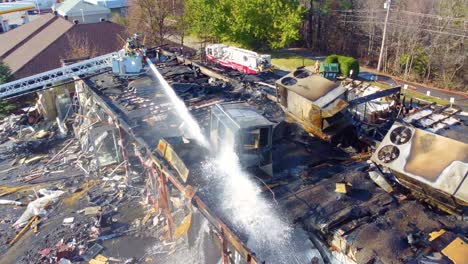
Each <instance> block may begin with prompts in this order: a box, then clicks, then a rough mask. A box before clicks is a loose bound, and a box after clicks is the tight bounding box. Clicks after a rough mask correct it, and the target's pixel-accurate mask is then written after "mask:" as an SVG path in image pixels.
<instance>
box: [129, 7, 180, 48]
mask: <svg viewBox="0 0 468 264" xmlns="http://www.w3.org/2000/svg"><path fill="white" fill-rule="evenodd" d="M176 2H178V1H175V0H131V3H130V8H129V16H128V17H129V19H128V30H129V32H131V33H135V32H141V33H143V34H144V35H145V38H146V40H147V41H149V42H150V44H158V45H162V44H164V40H165V39H167V38H168V37H169V36H171V35H173V34H174V33H175V29H176V26H177V20H176V17H174V14H176V12H175V10H176V8H177V5H176Z"/></svg>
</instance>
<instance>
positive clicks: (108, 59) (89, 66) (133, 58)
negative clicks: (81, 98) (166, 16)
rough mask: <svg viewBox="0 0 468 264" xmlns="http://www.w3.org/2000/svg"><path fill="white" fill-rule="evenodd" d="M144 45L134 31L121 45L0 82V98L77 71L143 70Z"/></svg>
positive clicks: (129, 73)
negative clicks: (75, 60)
mask: <svg viewBox="0 0 468 264" xmlns="http://www.w3.org/2000/svg"><path fill="white" fill-rule="evenodd" d="M144 57H145V48H144V47H143V46H142V45H141V44H140V42H139V35H138V33H137V34H135V36H134V37H133V38H128V39H127V43H126V45H125V47H124V48H123V49H121V50H120V51H118V52H112V53H108V54H106V55H102V56H99V57H95V58H92V59H88V60H84V61H80V62H77V63H73V64H70V65H66V66H63V67H61V68H58V69H54V70H50V71H47V72H43V73H39V74H35V75H32V76H29V77H26V78H23V79H19V80H16V81H12V82H9V83H5V84H1V85H0V99H6V98H9V97H12V96H18V95H22V94H26V93H28V92H31V91H34V90H36V89H38V88H41V87H44V86H46V85H50V84H53V83H56V82H60V81H64V80H70V79H73V78H74V77H77V76H81V75H88V74H93V73H98V72H100V71H103V70H106V69H112V72H113V73H115V74H118V75H120V76H134V75H139V74H141V73H143V72H144V69H143V61H144Z"/></svg>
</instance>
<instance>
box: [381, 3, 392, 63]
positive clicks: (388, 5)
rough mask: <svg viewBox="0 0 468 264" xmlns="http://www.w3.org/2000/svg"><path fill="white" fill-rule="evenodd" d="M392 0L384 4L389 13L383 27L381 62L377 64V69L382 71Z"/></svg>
mask: <svg viewBox="0 0 468 264" xmlns="http://www.w3.org/2000/svg"><path fill="white" fill-rule="evenodd" d="M391 2H392V0H386V1H385V4H384V8H386V9H387V15H386V16H385V24H384V28H383V36H382V46H380V56H379V63H378V64H377V71H380V70H381V69H382V57H383V51H384V47H385V39H386V37H387V22H388V15H389V14H390V4H391Z"/></svg>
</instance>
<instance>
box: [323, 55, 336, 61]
mask: <svg viewBox="0 0 468 264" xmlns="http://www.w3.org/2000/svg"><path fill="white" fill-rule="evenodd" d="M338 57H339V56H338V55H335V54H333V55H330V56H327V57H326V58H325V61H324V62H325V63H338Z"/></svg>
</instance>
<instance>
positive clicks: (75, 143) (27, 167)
mask: <svg viewBox="0 0 468 264" xmlns="http://www.w3.org/2000/svg"><path fill="white" fill-rule="evenodd" d="M157 67H158V69H159V70H160V72H161V73H162V74H163V76H164V77H165V78H166V80H168V81H169V83H170V84H171V86H172V87H173V88H174V90H175V91H176V93H177V94H178V96H179V97H180V98H181V99H183V101H184V102H185V104H186V105H187V107H188V109H189V110H190V113H191V114H192V115H193V116H194V118H195V119H196V120H197V121H198V123H199V124H200V126H201V128H202V130H203V132H204V134H205V135H206V137H207V138H210V139H211V141H214V142H215V141H217V140H219V139H220V138H221V139H222V137H224V136H226V135H230V134H232V135H233V139H234V140H239V146H240V147H239V153H238V154H239V156H240V157H241V161H243V164H246V165H245V169H246V170H247V171H249V173H250V174H251V175H253V178H254V179H253V180H254V181H256V182H257V183H258V185H259V186H260V187H261V188H262V191H263V195H264V196H265V198H266V199H268V200H270V201H272V202H273V203H274V204H276V205H277V206H278V207H279V208H281V210H282V212H284V214H285V215H287V216H288V217H289V218H290V219H291V220H292V222H293V223H294V225H296V226H298V227H301V228H302V229H304V230H305V231H306V232H307V233H308V234H309V238H310V240H311V241H313V242H314V243H313V244H314V247H316V248H317V249H319V251H320V252H321V253H322V258H321V260H320V263H322V262H323V263H328V262H333V261H335V260H337V259H341V260H345V259H346V261H348V262H350V263H463V262H460V261H462V260H463V256H466V252H467V249H466V242H467V240H466V239H467V238H466V234H467V232H468V225H467V224H466V219H465V217H466V206H467V203H468V196H467V189H466V188H467V187H466V186H468V179H466V178H467V177H466V174H467V163H468V160H467V159H468V158H467V156H466V153H468V151H467V140H466V134H467V133H466V124H465V122H466V120H464V116H463V115H461V113H460V111H459V110H457V109H456V108H452V107H441V106H437V105H433V104H426V103H424V102H413V101H409V100H405V99H404V94H401V91H400V89H399V87H395V88H393V89H389V90H386V91H382V90H380V89H378V88H376V87H372V86H370V85H369V84H368V83H365V82H361V81H357V80H350V79H346V80H339V81H335V80H328V79H326V78H323V77H320V76H318V75H317V74H316V73H315V69H313V68H303V69H298V70H297V71H294V72H292V73H290V74H288V75H285V76H283V77H277V78H273V77H272V75H271V74H266V75H264V76H262V75H260V76H245V75H241V74H235V73H232V72H227V71H223V70H221V69H214V68H212V67H211V68H206V67H204V66H203V65H200V64H198V63H192V62H191V61H189V60H188V59H186V58H177V57H164V56H163V59H161V60H159V61H157ZM47 100H50V101H52V102H53V105H55V106H56V109H57V110H55V111H56V112H55V113H51V111H50V109H48V108H47V107H44V106H46V105H47V103H46V102H47ZM236 107H238V108H236ZM215 108H216V109H219V110H220V111H219V113H218V114H215V113H214V110H213V109H215ZM247 108H249V109H251V112H249V113H251V115H250V114H246V113H247V112H246V111H245V109H247ZM246 116H248V117H249V118H252V117H253V116H259V117H260V116H261V117H262V118H263V119H262V120H266V121H265V122H264V121H262V122H264V123H262V124H264V126H262V127H260V126H259V125H260V123H261V122H260V119H257V121H253V122H252V121H249V122H248V124H247V125H248V127H242V125H241V124H246V122H244V123H242V122H241V121H238V120H240V119H239V118H240V117H246ZM216 117H218V118H219V122H218V121H216V122H214V120H216ZM223 118H228V119H229V118H230V119H231V121H234V123H236V122H237V123H236V124H237V125H239V126H238V127H237V128H236V130H232V131H230V130H229V129H228V127H227V126H226V127H225V128H223V129H225V131H223V130H222V129H221V127H220V124H221V123H223V122H224V121H223V120H222V119H223ZM395 120H397V122H395ZM231 121H230V122H231ZM247 125H246V126H247ZM0 129H1V131H0V132H1V134H0V137H1V138H0V140H1V142H2V144H1V145H0V151H1V153H0V155H1V163H0V170H2V171H0V185H1V186H0V199H1V200H0V201H1V203H2V204H1V205H0V206H2V212H4V213H3V214H2V216H1V217H0V232H1V235H0V240H1V247H0V250H1V253H2V254H3V256H2V258H4V259H5V260H7V262H8V261H10V262H19V263H45V262H46V263H70V262H73V263H75V262H80V261H81V262H82V263H87V262H90V263H91V262H92V263H132V262H135V263H143V262H145V263H171V261H175V260H176V256H177V257H180V255H181V254H182V255H186V256H185V257H186V258H188V257H195V256H193V251H203V250H207V251H209V252H210V253H209V254H195V255H196V257H197V258H201V259H199V261H201V262H203V263H211V262H210V260H215V261H218V260H220V259H222V260H223V261H224V263H245V262H239V261H240V260H242V261H247V263H255V261H259V262H260V261H261V260H257V259H256V255H255V252H252V250H251V249H250V248H249V247H248V246H246V245H247V242H248V241H247V240H248V238H246V237H245V234H242V233H240V232H237V230H236V227H235V226H233V224H232V223H231V221H230V219H228V218H226V217H225V216H223V215H222V214H220V213H218V212H220V211H221V210H219V208H218V207H219V206H220V203H219V201H218V200H217V199H218V198H216V197H214V196H213V192H216V188H217V186H213V185H212V183H211V182H210V181H207V180H206V179H204V178H203V177H201V166H202V164H203V162H204V161H205V160H206V159H208V158H210V155H211V154H210V153H209V152H208V151H207V150H206V149H204V148H202V147H201V146H199V145H198V144H197V143H196V142H194V140H191V139H190V138H187V137H186V135H187V134H188V133H187V126H186V125H185V124H184V122H183V121H182V120H181V119H180V118H179V117H178V116H177V114H176V113H175V112H174V109H173V106H172V105H171V103H170V102H169V100H168V98H167V97H166V96H165V94H164V93H163V91H162V90H161V89H160V88H158V82H157V80H155V79H154V78H153V77H152V76H151V75H150V74H144V75H141V76H138V77H134V78H131V79H124V78H119V77H116V76H115V75H113V74H111V73H103V74H99V75H96V76H94V77H91V78H87V79H84V80H80V81H77V82H75V85H74V87H72V88H71V89H69V91H68V92H62V93H59V94H57V93H56V92H54V93H52V92H44V93H43V94H42V95H41V97H40V98H39V99H38V101H37V105H36V106H34V107H31V108H28V109H25V110H24V111H23V112H22V113H17V114H15V115H11V116H9V117H7V118H5V119H3V120H2V121H1V123H0ZM233 131H234V132H233ZM239 131H241V132H239ZM244 132H248V133H244ZM236 133H238V134H239V137H237V136H236V135H237V134H236ZM265 137H266V139H265ZM446 146H450V151H448V150H446V149H445V147H446ZM242 151H244V152H242ZM439 153H445V154H441V155H439ZM442 156H443V157H442ZM201 219H204V220H203V221H207V223H208V225H206V226H205V225H204V224H202V223H204V222H203V221H202V220H201ZM201 234H207V235H206V236H205V235H201ZM200 236H202V237H203V245H204V247H202V246H200V245H199V244H197V242H200V241H199V239H197V237H198V238H199V237H200ZM460 253H461V256H462V258H460ZM463 254H464V255H463ZM201 255H203V256H201ZM2 260H3V259H2ZM179 260H180V259H179ZM236 261H238V262H236ZM248 261H250V262H248ZM315 261H317V260H315ZM431 261H432V262H431Z"/></svg>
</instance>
